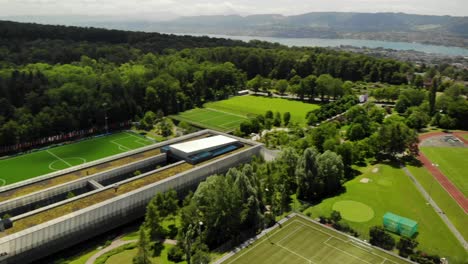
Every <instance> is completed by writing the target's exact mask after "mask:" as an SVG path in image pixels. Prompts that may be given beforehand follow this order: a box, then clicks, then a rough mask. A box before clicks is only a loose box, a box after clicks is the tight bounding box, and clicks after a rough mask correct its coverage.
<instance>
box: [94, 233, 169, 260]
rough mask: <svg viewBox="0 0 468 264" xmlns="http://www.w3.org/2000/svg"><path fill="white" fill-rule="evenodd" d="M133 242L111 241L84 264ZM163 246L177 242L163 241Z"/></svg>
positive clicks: (134, 240)
mask: <svg viewBox="0 0 468 264" xmlns="http://www.w3.org/2000/svg"><path fill="white" fill-rule="evenodd" d="M135 242H138V239H133V240H122V239H121V238H117V239H116V240H114V241H112V243H111V244H110V245H109V246H108V247H106V248H103V249H102V250H100V251H98V252H97V253H96V254H94V255H93V256H91V257H90V258H89V259H88V260H87V261H86V264H94V262H96V259H97V258H99V257H100V256H102V255H104V254H106V253H107V252H109V251H111V250H113V249H116V248H118V247H121V246H123V245H127V244H130V243H135ZM163 243H164V244H170V245H176V244H177V240H173V239H165V240H164V242H163Z"/></svg>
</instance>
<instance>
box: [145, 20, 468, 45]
mask: <svg viewBox="0 0 468 264" xmlns="http://www.w3.org/2000/svg"><path fill="white" fill-rule="evenodd" d="M145 30H152V31H164V32H193V33H211V34H230V35H254V36H268V37H295V38H358V39H380V40H391V41H406V42H421V43H432V44H438V45H447V46H460V47H467V46H468V17H451V16H427V15H410V14H403V13H336V12H323V13H307V14H302V15H296V16H283V15H276V14H271V15H252V16H245V17H243V16H238V15H229V16H195V17H182V18H179V19H175V20H172V21H166V22H157V23H152V24H147V25H146V28H145ZM434 34H436V36H437V37H436V38H434Z"/></svg>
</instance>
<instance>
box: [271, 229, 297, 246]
mask: <svg viewBox="0 0 468 264" xmlns="http://www.w3.org/2000/svg"><path fill="white" fill-rule="evenodd" d="M301 228H302V226H298V227H297V228H296V229H294V231H292V232H290V233H289V234H288V235H287V236H285V237H283V238H282V239H280V240H279V241H278V242H276V243H277V244H279V243H281V241H283V240H285V239H286V238H288V237H290V236H291V235H293V234H296V232H297V231H298V230H299V229H301Z"/></svg>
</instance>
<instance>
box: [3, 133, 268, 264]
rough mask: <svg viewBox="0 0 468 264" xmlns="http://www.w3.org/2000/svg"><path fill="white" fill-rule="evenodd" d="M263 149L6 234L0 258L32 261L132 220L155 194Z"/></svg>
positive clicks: (219, 170)
mask: <svg viewBox="0 0 468 264" xmlns="http://www.w3.org/2000/svg"><path fill="white" fill-rule="evenodd" d="M205 133H206V132H205ZM202 134H203V133H202ZM261 148H262V146H261V145H255V146H253V147H250V148H248V149H246V150H243V151H241V152H238V153H234V154H231V155H229V156H226V157H224V158H221V159H219V160H215V161H212V162H210V163H208V164H205V165H202V166H199V167H195V168H193V169H191V170H188V171H185V172H182V173H179V174H177V175H175V176H172V177H170V178H167V179H164V180H162V181H159V182H156V183H153V184H150V185H148V186H145V187H143V188H140V189H138V190H135V191H132V192H129V193H127V194H124V195H121V196H118V197H115V198H113V199H110V200H107V201H105V202H102V203H99V204H96V205H93V206H90V207H88V208H85V209H82V210H79V211H77V212H74V213H71V214H68V215H65V216H63V217H60V218H58V219H54V220H51V221H49V222H46V223H43V224H39V225H37V226H35V227H32V228H29V229H26V230H23V231H21V232H18V233H15V234H13V235H10V236H7V237H3V238H1V239H0V253H2V252H6V253H8V255H7V256H6V257H3V259H0V263H5V264H7V263H8V264H9V263H30V262H32V261H34V260H35V259H38V258H40V257H44V256H46V255H49V254H52V253H53V252H56V251H59V250H61V249H64V248H67V247H70V246H72V245H74V244H76V243H79V242H80V241H83V240H86V239H89V238H91V237H94V236H96V235H98V234H100V233H103V232H106V231H108V230H110V229H113V228H115V227H117V226H119V225H122V224H125V223H127V222H129V221H132V220H134V219H136V218H137V217H140V216H142V215H143V214H144V211H145V207H146V205H147V203H148V201H149V200H150V199H151V198H152V197H153V196H154V195H155V193H158V192H165V191H167V190H170V189H176V190H183V189H186V188H190V187H191V186H194V185H197V184H198V183H200V182H201V181H203V180H204V179H206V177H207V176H210V175H212V174H216V173H222V172H224V171H226V170H228V169H229V168H231V167H234V166H237V165H239V164H240V163H244V162H248V161H250V160H251V158H252V156H254V155H259V154H260V151H261ZM96 191H100V190H96Z"/></svg>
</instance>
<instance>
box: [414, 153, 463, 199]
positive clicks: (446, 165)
mask: <svg viewBox="0 0 468 264" xmlns="http://www.w3.org/2000/svg"><path fill="white" fill-rule="evenodd" d="M421 151H422V152H423V153H424V155H426V157H427V158H428V159H429V160H430V161H431V162H432V163H434V164H436V166H437V167H438V168H439V170H440V171H442V173H443V174H444V175H445V177H447V178H448V179H449V180H450V181H451V182H452V183H453V184H455V186H456V187H457V188H458V190H460V191H461V192H462V193H463V194H464V195H465V196H466V197H468V170H467V162H468V148H462V147H421Z"/></svg>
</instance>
